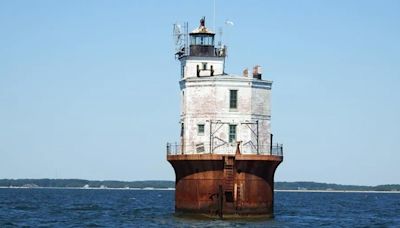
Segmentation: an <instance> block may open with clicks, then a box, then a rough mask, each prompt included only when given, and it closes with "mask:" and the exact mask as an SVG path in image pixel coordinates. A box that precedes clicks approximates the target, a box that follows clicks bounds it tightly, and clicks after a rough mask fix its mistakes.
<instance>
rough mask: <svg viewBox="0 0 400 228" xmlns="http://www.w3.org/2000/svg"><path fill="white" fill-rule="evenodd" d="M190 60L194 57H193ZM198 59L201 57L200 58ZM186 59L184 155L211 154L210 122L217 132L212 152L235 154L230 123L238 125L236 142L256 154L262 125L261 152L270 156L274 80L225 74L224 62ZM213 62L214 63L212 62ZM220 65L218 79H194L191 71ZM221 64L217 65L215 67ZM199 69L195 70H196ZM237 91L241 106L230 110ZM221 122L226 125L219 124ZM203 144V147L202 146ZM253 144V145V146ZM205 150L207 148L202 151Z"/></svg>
mask: <svg viewBox="0 0 400 228" xmlns="http://www.w3.org/2000/svg"><path fill="white" fill-rule="evenodd" d="M190 58H191V57H190ZM197 58H199V57H197ZM197 58H196V59H186V60H184V61H182V64H183V66H185V65H184V64H188V65H189V66H186V69H189V70H187V71H186V72H187V73H188V74H186V75H185V77H184V78H183V79H182V80H181V81H180V87H181V91H182V108H181V122H182V123H184V126H185V129H184V135H183V138H182V142H183V143H184V153H186V154H191V153H201V152H202V151H203V150H204V151H203V153H210V125H211V124H210V123H211V122H212V123H213V124H212V128H213V131H216V132H215V135H214V137H213V148H214V149H213V151H212V152H213V153H222V154H226V153H235V151H236V142H235V143H227V144H224V142H228V141H229V124H236V125H237V128H236V129H237V130H236V131H237V138H236V139H237V141H242V145H241V152H242V153H257V150H256V147H257V139H256V135H255V134H254V133H252V131H251V130H250V129H249V127H250V128H251V129H253V131H254V132H256V124H249V125H246V124H244V123H246V122H247V123H255V122H256V121H258V123H259V125H258V128H259V130H258V131H259V140H258V141H259V144H258V145H259V152H260V153H269V145H270V119H271V110H270V93H271V85H272V82H271V81H267V80H259V79H254V78H252V77H243V76H234V75H222V72H223V59H222V61H220V62H219V60H215V59H217V58H214V57H213V58H210V57H207V58H203V59H197ZM209 59H211V60H209ZM212 61H215V62H213V63H220V64H221V65H220V67H221V68H217V69H219V70H220V71H219V72H221V74H220V75H217V76H211V77H210V76H208V77H197V76H196V74H195V76H193V75H192V74H191V73H192V71H191V70H192V68H193V65H194V66H195V65H196V63H201V62H212ZM216 65H218V64H216ZM195 69H196V68H195ZM230 90H237V91H238V105H237V106H238V107H237V109H235V110H231V109H230V108H229V99H230V97H229V91H230ZM217 121H220V122H221V123H223V124H218V123H216V122H217ZM198 124H204V125H205V129H204V130H205V131H204V134H202V135H199V134H198V129H197V128H198ZM202 145H204V146H202ZM251 145H253V146H251ZM203 148H204V149H203Z"/></svg>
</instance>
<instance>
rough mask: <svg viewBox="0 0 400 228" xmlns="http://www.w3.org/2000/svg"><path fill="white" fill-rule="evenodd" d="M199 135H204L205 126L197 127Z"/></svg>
mask: <svg viewBox="0 0 400 228" xmlns="http://www.w3.org/2000/svg"><path fill="white" fill-rule="evenodd" d="M197 134H199V135H204V124H198V125H197Z"/></svg>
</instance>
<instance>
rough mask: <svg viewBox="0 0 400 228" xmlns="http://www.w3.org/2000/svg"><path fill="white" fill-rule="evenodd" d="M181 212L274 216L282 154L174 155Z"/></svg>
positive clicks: (179, 210)
mask: <svg viewBox="0 0 400 228" xmlns="http://www.w3.org/2000/svg"><path fill="white" fill-rule="evenodd" d="M168 161H169V162H170V163H171V164H172V166H173V167H174V170H175V174H176V184H175V210H176V212H177V213H191V214H193V213H194V214H205V215H210V216H219V217H222V216H224V217H226V216H230V217H232V216H252V215H254V216H260V215H261V216H265V217H271V216H272V215H273V201H274V196H273V194H274V192H273V189H274V173H275V170H276V168H277V166H278V165H279V164H280V163H281V161H282V157H281V156H271V155H241V154H237V155H229V156H228V155H214V154H213V155H211V154H208V155H170V156H168Z"/></svg>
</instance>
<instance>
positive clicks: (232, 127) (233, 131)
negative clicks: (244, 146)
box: [229, 124, 236, 143]
mask: <svg viewBox="0 0 400 228" xmlns="http://www.w3.org/2000/svg"><path fill="white" fill-rule="evenodd" d="M229 142H230V143H233V142H236V125H231V124H230V125H229Z"/></svg>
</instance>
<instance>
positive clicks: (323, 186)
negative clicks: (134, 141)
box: [0, 179, 400, 192]
mask: <svg viewBox="0 0 400 228" xmlns="http://www.w3.org/2000/svg"><path fill="white" fill-rule="evenodd" d="M0 187H3V188H5V187H16V188H18V187H20V188H21V187H22V188H111V189H113V188H126V189H128V188H136V189H152V188H155V189H171V188H174V187H175V182H174V181H165V180H151V181H112V180H105V181H96V180H83V179H0ZM275 190H303V191H306V190H312V191H385V192H387V191H400V184H388V185H377V186H360V185H341V184H327V183H317V182H307V181H305V182H275Z"/></svg>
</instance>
